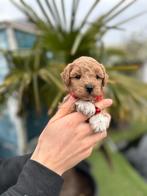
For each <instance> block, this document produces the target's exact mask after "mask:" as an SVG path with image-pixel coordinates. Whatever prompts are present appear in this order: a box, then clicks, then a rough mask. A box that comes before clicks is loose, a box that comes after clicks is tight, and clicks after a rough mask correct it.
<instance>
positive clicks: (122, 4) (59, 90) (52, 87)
mask: <svg viewBox="0 0 147 196" xmlns="http://www.w3.org/2000/svg"><path fill="white" fill-rule="evenodd" d="M11 1H12V2H13V3H14V4H15V5H16V6H17V7H18V8H19V9H20V10H21V11H22V12H23V13H25V14H26V15H27V16H28V18H29V20H30V21H32V22H33V23H34V24H35V25H36V27H37V29H38V39H37V43H36V45H35V46H34V48H33V49H32V50H30V54H29V51H28V55H27V56H25V57H24V56H23V51H22V52H18V51H15V52H12V53H11V61H12V62H13V65H14V68H13V69H12V70H13V71H12V70H10V73H9V75H8V76H7V77H6V80H5V81H4V83H3V85H2V86H1V87H2V88H4V87H5V89H7V90H5V92H9V91H11V92H13V91H14V89H15V90H16V91H18V93H19V94H20V95H19V99H20V103H22V102H21V100H22V99H23V95H24V96H25V95H26V93H24V92H26V89H31V90H29V91H30V92H31V93H33V96H32V95H31V97H33V98H34V100H35V103H36V108H37V110H40V109H39V108H41V107H40V105H41V103H42V102H43V103H44V101H41V100H40V99H41V98H43V97H45V98H46V97H48V99H47V102H48V103H49V105H50V107H51V108H52V109H51V113H52V111H54V109H55V108H56V105H57V102H58V101H59V100H60V98H61V97H62V95H63V94H64V92H63V86H62V84H61V83H60V78H59V73H60V71H61V70H62V69H63V67H64V66H65V65H66V64H67V63H68V62H70V61H71V60H73V59H74V58H76V57H78V56H81V55H90V56H93V57H95V58H96V59H98V60H100V61H102V62H103V61H104V62H105V63H106V68H107V70H108V72H109V75H110V85H109V88H108V89H107V96H109V97H112V98H113V99H114V105H113V108H112V111H115V112H112V115H113V117H114V118H116V117H117V120H120V119H127V118H128V116H130V115H132V117H133V116H134V117H136V116H137V117H141V116H142V115H141V114H142V112H140V107H141V108H143V109H144V110H145V109H146V106H147V104H146V93H145V91H144V88H146V85H144V84H141V83H140V82H139V81H138V82H137V81H136V80H135V79H131V78H129V77H127V76H124V75H122V74H121V73H118V70H117V68H116V67H115V66H113V64H112V65H111V66H110V65H109V64H108V62H109V59H110V58H109V57H108V58H105V55H104V54H105V51H106V49H105V48H104V43H103V37H104V35H105V34H106V33H107V32H109V31H110V30H120V27H121V25H122V24H125V23H126V22H128V21H130V20H132V19H134V18H136V17H138V16H140V15H142V14H144V13H139V14H136V15H135V16H133V17H130V18H128V19H126V20H124V21H120V22H118V23H114V24H113V25H112V22H113V20H114V19H115V18H116V17H117V16H119V15H120V14H122V13H123V12H124V11H125V10H126V9H128V8H129V7H130V6H132V5H133V4H134V3H135V2H136V0H132V1H130V2H128V3H127V1H122V0H121V1H119V2H118V3H117V4H116V5H115V6H114V7H112V8H111V9H110V10H109V11H107V12H106V13H104V14H102V15H101V16H99V17H97V18H96V19H95V20H94V21H93V22H92V23H90V22H89V17H90V15H91V14H92V13H93V12H94V9H95V8H96V6H98V4H99V3H100V0H95V1H94V2H93V4H92V5H91V7H90V8H89V10H88V12H87V13H86V14H85V16H84V17H83V20H82V21H81V23H80V24H78V25H77V24H76V16H77V13H78V7H79V3H80V1H77V0H72V1H71V3H72V4H71V5H72V6H71V8H72V9H71V18H70V19H68V20H69V22H68V23H69V25H68V24H67V16H66V11H65V1H64V0H61V8H62V9H61V12H59V9H58V6H57V4H56V2H55V1H52V2H50V1H48V0H45V1H44V2H43V1H40V0H37V1H36V3H37V5H38V7H39V8H40V12H41V13H42V16H43V17H40V15H39V14H38V13H37V11H35V10H33V8H32V7H31V6H30V5H29V4H27V3H26V1H24V0H20V3H16V2H15V1H14V0H11ZM33 51H34V52H33ZM38 51H39V52H38ZM48 52H51V53H52V58H51V59H48V58H47V57H46V54H47V53H48ZM109 52H110V51H109ZM114 52H115V53H116V51H113V54H114ZM111 54H112V53H111ZM30 56H31V59H32V60H30ZM109 56H110V53H109ZM16 57H17V59H19V58H20V59H21V60H22V59H23V62H22V65H23V66H15V65H17V64H19V61H18V60H17V61H16ZM26 59H27V60H26ZM105 59H107V61H106V60H105ZM24 65H25V66H24ZM14 69H15V71H14ZM124 69H125V70H127V68H124V67H123V68H122V70H124ZM119 72H120V70H119ZM18 73H19V77H18V75H17V74H18ZM20 73H21V74H20ZM24 77H27V79H28V80H26V79H24ZM18 78H19V79H18ZM120 78H121V79H120ZM8 80H11V82H10V83H9V84H7V83H8V82H7V81H8ZM14 80H15V81H14ZM16 80H17V82H16ZM19 81H22V82H21V83H20V82H19ZM23 81H25V82H23ZM42 81H44V82H42ZM15 83H17V85H16V84H15ZM134 83H135V85H134ZM32 89H33V90H32ZM41 89H46V91H45V93H46V95H45V94H44V95H43V96H40V93H42V92H40V90H41ZM138 90H139V93H137V92H138ZM53 97H56V98H55V99H54V101H53V102H52V100H53ZM51 102H52V103H51ZM124 103H125V104H124ZM21 105H22V104H21ZM51 105H52V106H51ZM130 106H131V107H130ZM132 107H133V108H134V109H132ZM134 110H135V111H136V112H134ZM137 114H138V115H137Z"/></svg>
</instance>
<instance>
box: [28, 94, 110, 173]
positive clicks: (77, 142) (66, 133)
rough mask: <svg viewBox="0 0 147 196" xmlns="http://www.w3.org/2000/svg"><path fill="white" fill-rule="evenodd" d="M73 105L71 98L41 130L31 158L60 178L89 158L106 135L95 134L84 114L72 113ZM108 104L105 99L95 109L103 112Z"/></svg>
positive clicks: (108, 101) (104, 133)
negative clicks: (97, 108)
mask: <svg viewBox="0 0 147 196" xmlns="http://www.w3.org/2000/svg"><path fill="white" fill-rule="evenodd" d="M75 102H76V99H74V98H73V97H72V96H70V97H69V98H68V100H66V102H65V103H63V104H62V105H61V107H60V108H59V110H58V111H57V113H56V114H55V116H53V118H52V119H51V120H50V121H49V122H48V124H47V125H46V127H45V128H44V130H43V132H42V134H41V135H40V137H39V140H38V144H37V146H36V149H35V151H34V153H33V155H32V157H31V159H32V160H35V161H37V162H39V163H41V164H42V165H44V166H46V167H47V168H49V169H51V170H53V171H54V172H56V173H58V174H59V175H62V174H63V173H64V172H65V171H67V170H68V169H70V168H72V167H74V166H75V165H76V164H78V163H79V162H80V161H82V160H83V159H85V158H87V157H88V156H90V154H91V153H92V150H93V147H94V146H95V144H96V143H97V142H99V141H101V140H102V139H104V138H105V137H106V135H107V133H106V131H104V132H102V133H94V132H93V130H92V129H91V127H90V125H89V124H88V123H86V120H87V117H86V116H84V115H83V114H81V113H78V112H73V113H71V110H72V109H71V108H73V106H74V104H75ZM111 104H112V100H110V99H104V100H102V101H100V102H99V103H98V104H97V106H98V107H99V108H100V109H104V108H107V107H109V106H110V105H111Z"/></svg>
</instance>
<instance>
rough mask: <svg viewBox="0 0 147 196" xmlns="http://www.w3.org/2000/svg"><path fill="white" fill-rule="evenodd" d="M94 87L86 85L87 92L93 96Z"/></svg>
mask: <svg viewBox="0 0 147 196" xmlns="http://www.w3.org/2000/svg"><path fill="white" fill-rule="evenodd" d="M93 88H94V86H93V85H92V84H86V85H85V89H86V91H87V93H89V94H91V93H92V91H93Z"/></svg>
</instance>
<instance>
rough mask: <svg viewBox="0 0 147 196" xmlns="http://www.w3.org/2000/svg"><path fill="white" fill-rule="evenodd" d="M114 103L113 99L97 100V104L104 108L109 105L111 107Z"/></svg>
mask: <svg viewBox="0 0 147 196" xmlns="http://www.w3.org/2000/svg"><path fill="white" fill-rule="evenodd" d="M112 103H113V101H112V99H103V100H102V101H99V102H96V103H95V106H96V107H98V108H99V109H101V110H103V109H105V108H107V107H110V106H111V105H112Z"/></svg>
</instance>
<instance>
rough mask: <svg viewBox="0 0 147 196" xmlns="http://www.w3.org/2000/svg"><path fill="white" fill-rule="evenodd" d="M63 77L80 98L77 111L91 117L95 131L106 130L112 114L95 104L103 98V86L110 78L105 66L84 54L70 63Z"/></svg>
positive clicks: (71, 90)
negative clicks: (109, 114) (101, 109)
mask: <svg viewBox="0 0 147 196" xmlns="http://www.w3.org/2000/svg"><path fill="white" fill-rule="evenodd" d="M61 77H62V79H63V82H64V84H65V86H66V89H67V91H68V92H69V93H70V94H71V95H72V96H74V97H75V98H77V100H78V101H77V102H76V104H75V106H76V111H77V112H81V113H83V114H84V115H86V116H88V117H89V123H90V125H91V127H92V129H93V130H94V131H95V132H102V131H106V129H107V128H108V126H109V123H110V116H108V114H107V113H105V112H102V111H100V109H99V108H97V107H96V106H95V102H97V101H100V100H101V99H103V88H104V86H105V85H106V84H107V80H108V75H107V73H106V70H105V68H104V66H103V65H102V64H100V63H98V62H97V61H96V60H95V59H93V58H91V57H87V56H82V57H80V58H78V59H76V60H74V61H73V62H72V63H70V64H68V65H67V66H66V68H65V69H64V71H63V72H62V73H61Z"/></svg>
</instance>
